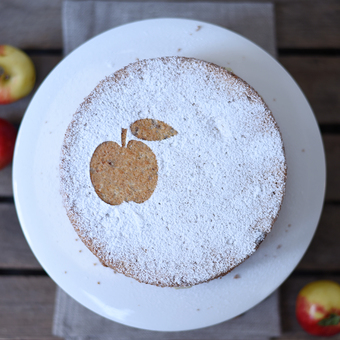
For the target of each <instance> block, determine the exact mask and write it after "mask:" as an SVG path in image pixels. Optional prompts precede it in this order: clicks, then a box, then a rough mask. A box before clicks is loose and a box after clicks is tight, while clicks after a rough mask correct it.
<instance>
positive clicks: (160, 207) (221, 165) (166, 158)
mask: <svg viewBox="0 0 340 340" xmlns="http://www.w3.org/2000/svg"><path fill="white" fill-rule="evenodd" d="M143 118H152V119H156V120H161V121H164V122H165V123H167V124H169V125H170V126H172V127H173V128H174V129H175V130H176V131H178V135H176V136H174V137H171V138H169V139H166V140H163V141H143V143H145V144H147V145H148V146H149V147H150V148H151V149H152V151H153V152H154V153H155V155H156V157H157V162H158V167H159V171H158V183H157V187H156V189H155V191H154V193H153V195H152V196H151V197H150V199H148V200H147V201H146V202H144V203H142V204H137V203H134V202H128V203H127V202H124V203H123V204H121V205H118V206H111V205H108V204H106V203H104V202H103V201H102V200H101V199H100V198H99V197H98V196H97V194H96V192H95V191H94V188H93V186H92V183H91V180H90V173H89V164H90V160H91V157H92V154H93V152H94V150H95V149H96V147H97V146H98V145H99V144H101V143H102V142H104V141H109V140H110V141H115V142H117V143H119V144H120V138H121V129H122V128H128V127H129V126H130V124H132V123H133V122H135V121H136V120H138V119H143ZM131 139H136V138H135V137H134V136H133V135H132V134H131V132H130V131H128V134H127V141H129V140H131ZM285 174H286V165H285V157H284V151H283V144H282V139H281V136H280V133H279V130H278V128H277V126H276V123H275V121H274V118H273V116H272V114H271V113H270V111H269V109H268V108H267V106H266V105H265V104H264V102H263V100H262V99H261V98H260V97H259V95H258V94H257V93H256V92H255V91H254V90H253V89H252V88H251V87H250V86H249V85H247V84H246V83H245V82H244V81H242V80H241V79H239V78H237V77H236V76H234V75H233V74H231V73H230V72H228V71H226V70H223V69H222V68H219V67H217V66H215V65H212V64H209V63H206V62H203V61H200V60H195V59H187V58H180V57H168V58H157V59H149V60H144V61H139V62H137V63H134V64H131V65H128V66H127V67H126V68H125V69H123V70H120V71H118V72H116V73H115V74H113V75H111V76H109V77H107V78H106V79H104V80H103V81H102V82H101V83H100V84H99V85H98V86H97V87H96V89H95V90H94V91H93V92H92V93H91V94H90V95H89V97H87V99H86V100H85V101H84V102H83V103H82V104H81V106H80V107H79V109H78V111H77V112H76V113H75V115H74V117H73V121H72V123H71V124H70V126H69V129H68V131H67V134H66V137H65V142H64V147H63V150H62V161H61V192H62V194H63V197H64V205H65V207H66V209H67V211H68V214H69V216H70V217H71V221H72V222H73V224H74V226H75V228H76V230H77V232H78V233H79V235H80V236H81V238H82V239H83V241H85V243H86V244H87V245H88V246H89V247H90V248H91V250H92V251H93V252H95V253H96V255H97V256H98V257H99V258H100V259H101V260H102V261H103V262H105V263H106V264H107V265H110V266H114V267H115V268H116V270H117V271H120V272H122V273H124V274H126V275H128V276H132V277H134V278H136V279H137V280H139V281H141V282H145V283H151V284H157V285H160V286H189V285H194V284H197V283H200V282H204V281H207V280H210V279H212V278H214V277H217V276H220V275H222V274H224V273H226V272H228V271H229V270H231V269H232V268H234V267H235V266H236V265H238V264H239V263H241V262H243V261H244V260H245V259H246V258H247V257H248V256H250V255H251V254H252V253H253V252H254V251H255V250H256V248H257V247H258V245H259V243H260V242H261V241H262V240H263V239H264V237H265V235H266V234H267V233H268V232H270V230H271V227H272V225H273V223H274V221H275V219H276V217H277V214H278V212H279V209H280V206H281V203H282V199H283V195H284V189H285Z"/></svg>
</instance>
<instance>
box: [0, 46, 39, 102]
mask: <svg viewBox="0 0 340 340" xmlns="http://www.w3.org/2000/svg"><path fill="white" fill-rule="evenodd" d="M34 83H35V68H34V65H33V62H32V60H31V59H30V57H29V56H28V55H27V54H26V53H24V52H23V51H21V50H19V49H18V48H15V47H13V46H9V45H0V104H10V103H12V102H14V101H16V100H19V99H21V98H23V97H25V96H27V95H28V94H29V93H30V92H31V91H32V89H33V87H34Z"/></svg>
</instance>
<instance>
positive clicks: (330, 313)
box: [296, 280, 340, 336]
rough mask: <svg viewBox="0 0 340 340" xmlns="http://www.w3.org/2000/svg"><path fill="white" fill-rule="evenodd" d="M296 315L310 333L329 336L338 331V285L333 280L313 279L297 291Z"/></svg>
mask: <svg viewBox="0 0 340 340" xmlns="http://www.w3.org/2000/svg"><path fill="white" fill-rule="evenodd" d="M296 317H297V320H298V322H299V324H300V325H301V327H302V328H303V329H304V330H305V331H306V332H307V333H310V334H313V335H322V336H331V335H334V334H337V333H339V332H340V285H339V284H337V283H336V282H333V281H327V280H322V281H315V282H312V283H309V284H308V285H306V286H305V287H303V288H302V290H301V291H300V292H299V294H298V297H297V300H296Z"/></svg>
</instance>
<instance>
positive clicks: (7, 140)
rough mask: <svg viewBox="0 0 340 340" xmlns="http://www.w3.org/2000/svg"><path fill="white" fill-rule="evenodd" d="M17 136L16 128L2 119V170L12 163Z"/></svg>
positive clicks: (0, 162) (0, 163)
mask: <svg viewBox="0 0 340 340" xmlns="http://www.w3.org/2000/svg"><path fill="white" fill-rule="evenodd" d="M16 136H17V130H16V128H15V127H14V126H13V125H12V124H11V123H9V122H7V121H6V120H4V119H2V118H0V169H2V168H4V167H5V166H6V165H8V164H9V163H11V161H12V158H13V151H14V145H15V139H16Z"/></svg>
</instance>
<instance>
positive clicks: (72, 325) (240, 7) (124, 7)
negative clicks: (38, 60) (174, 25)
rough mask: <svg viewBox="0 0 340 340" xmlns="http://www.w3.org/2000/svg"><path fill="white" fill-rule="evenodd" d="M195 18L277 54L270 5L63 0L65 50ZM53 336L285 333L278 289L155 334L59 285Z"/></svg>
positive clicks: (262, 335) (229, 336) (69, 338)
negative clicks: (110, 316) (127, 27)
mask: <svg viewBox="0 0 340 340" xmlns="http://www.w3.org/2000/svg"><path fill="white" fill-rule="evenodd" d="M161 17H168V18H170V17H173V18H174V17H176V18H187V19H196V20H201V21H206V22H210V23H212V24H216V25H219V26H222V27H226V28H229V29H231V30H233V31H235V32H237V33H239V34H241V35H243V36H245V37H246V38H248V39H250V40H252V41H253V42H255V43H256V44H258V45H259V46H261V47H262V48H263V49H265V50H266V51H267V52H269V53H270V54H271V55H273V56H276V43H275V20H274V6H273V4H271V3H214V2H211V3H208V2H144V1H143V2H126V1H124V2H122V1H121V2H117V1H78V0H73V1H64V3H63V9H62V24H63V39H64V54H65V55H67V54H68V53H70V52H71V51H72V50H74V49H75V48H77V47H78V46H79V45H80V44H82V43H83V42H85V41H86V40H88V39H90V38H92V37H93V36H95V35H97V34H99V33H101V32H103V31H105V30H108V29H110V28H113V27H116V26H119V25H122V24H125V23H128V22H133V21H137V20H142V19H151V18H161ZM53 334H54V335H56V336H60V337H63V338H65V339H67V340H85V339H86V340H91V339H93V340H95V339H100V340H106V339H117V340H118V339H119V340H124V339H131V340H132V339H139V340H143V339H148V340H152V339H192V340H194V339H210V340H213V339H219V340H222V339H254V340H257V339H258V340H260V339H269V338H271V337H277V336H279V335H280V334H281V329H280V313H279V297H278V292H275V293H274V294H272V295H271V296H270V297H269V298H267V299H266V300H265V301H263V302H262V303H260V304H259V305H257V306H256V307H254V308H253V309H251V310H250V311H248V312H247V313H245V314H243V315H242V316H239V317H238V318H235V319H233V320H229V321H227V322H224V323H221V324H219V325H216V326H212V327H207V328H204V329H199V330H193V331H185V332H153V331H145V330H140V329H136V328H132V327H127V326H124V325H121V324H119V323H116V322H113V321H110V320H107V319H105V318H103V317H101V316H99V315H97V314H94V313H93V312H91V311H90V310H88V309H86V308H85V307H83V306H81V305H80V304H78V303H77V302H76V301H74V300H73V299H72V298H71V297H69V296H68V295H67V294H66V293H65V292H64V291H62V290H61V289H60V288H59V287H58V288H57V294H56V304H55V312H54V321H53Z"/></svg>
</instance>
